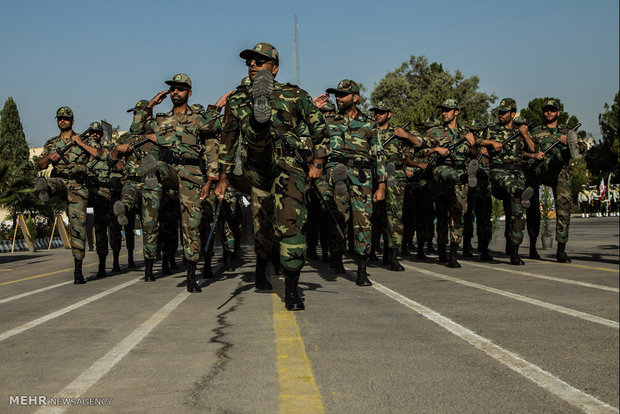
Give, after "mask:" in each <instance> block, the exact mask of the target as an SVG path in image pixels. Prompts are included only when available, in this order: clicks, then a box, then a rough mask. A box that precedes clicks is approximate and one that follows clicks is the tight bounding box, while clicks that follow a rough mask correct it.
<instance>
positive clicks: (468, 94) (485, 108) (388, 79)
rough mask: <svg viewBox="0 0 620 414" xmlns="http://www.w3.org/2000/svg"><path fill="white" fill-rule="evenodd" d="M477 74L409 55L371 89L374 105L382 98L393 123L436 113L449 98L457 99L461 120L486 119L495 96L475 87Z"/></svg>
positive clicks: (416, 121)
mask: <svg viewBox="0 0 620 414" xmlns="http://www.w3.org/2000/svg"><path fill="white" fill-rule="evenodd" d="M479 81H480V79H479V78H478V77H477V76H471V77H469V78H465V77H464V76H463V74H462V73H461V72H460V71H459V70H456V71H455V72H454V74H452V73H450V72H448V71H446V70H444V68H443V66H442V65H441V64H440V63H436V62H433V63H430V64H429V62H428V60H427V59H426V57H424V56H413V55H412V56H411V57H410V59H409V61H406V62H403V64H402V65H401V66H400V67H399V68H397V69H396V70H394V71H393V72H388V73H387V74H386V75H385V77H384V78H383V79H381V81H379V83H378V84H377V86H376V87H375V89H374V90H373V91H372V93H371V95H370V98H371V101H372V103H373V105H375V104H377V103H378V102H380V101H381V102H383V103H385V104H386V105H388V106H389V107H390V108H391V109H392V116H393V117H392V121H393V122H392V123H394V124H397V125H400V124H403V123H405V122H406V121H410V122H411V123H412V124H413V125H419V124H421V123H423V122H424V121H425V120H426V119H427V118H428V117H430V116H439V115H440V113H439V110H438V109H437V105H439V104H440V103H441V102H442V101H444V100H445V99H449V98H456V99H457V100H458V101H459V105H460V107H461V111H460V114H459V119H460V121H459V122H460V124H461V125H468V124H469V123H470V122H471V121H472V120H474V119H476V118H480V119H482V120H483V121H488V112H489V108H490V106H491V104H492V103H493V102H494V101H495V100H496V99H497V96H495V95H493V94H491V95H487V94H486V93H483V92H479V91H478V83H479Z"/></svg>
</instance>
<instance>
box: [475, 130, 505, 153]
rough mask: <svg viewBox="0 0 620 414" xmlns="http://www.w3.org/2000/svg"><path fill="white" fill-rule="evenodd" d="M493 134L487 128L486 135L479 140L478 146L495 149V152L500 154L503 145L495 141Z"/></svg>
mask: <svg viewBox="0 0 620 414" xmlns="http://www.w3.org/2000/svg"><path fill="white" fill-rule="evenodd" d="M493 138H494V136H493V133H492V132H491V131H490V130H489V128H486V129H485V131H484V133H483V134H481V137H480V138H479V139H478V140H477V142H476V144H477V145H478V146H481V147H493V150H494V151H495V152H500V151H501V150H502V143H501V142H498V141H496V140H494V139H493Z"/></svg>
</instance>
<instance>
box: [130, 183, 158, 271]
mask: <svg viewBox="0 0 620 414" xmlns="http://www.w3.org/2000/svg"><path fill="white" fill-rule="evenodd" d="M161 192H162V190H161V188H160V187H157V188H147V187H146V186H145V185H144V183H142V182H135V181H126V182H125V184H124V185H123V191H122V194H121V202H122V203H123V205H124V206H125V208H126V209H127V211H128V214H127V216H128V217H129V216H130V215H131V214H130V213H129V212H134V211H139V212H140V217H141V218H142V241H143V245H144V246H143V251H144V258H145V259H155V254H156V252H157V238H158V235H159V234H158V229H159V222H158V217H157V215H158V213H159V207H160V202H161ZM134 220H135V219H134Z"/></svg>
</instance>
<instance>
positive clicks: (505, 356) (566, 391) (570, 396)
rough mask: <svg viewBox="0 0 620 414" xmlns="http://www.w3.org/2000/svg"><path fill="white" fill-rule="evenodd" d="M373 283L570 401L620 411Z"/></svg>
mask: <svg viewBox="0 0 620 414" xmlns="http://www.w3.org/2000/svg"><path fill="white" fill-rule="evenodd" d="M372 283H373V287H374V288H375V289H376V290H378V291H379V292H381V293H383V294H385V295H387V296H388V297H390V298H392V299H394V300H396V301H397V302H400V303H401V304H403V305H405V306H406V307H408V308H409V309H412V310H414V311H415V312H417V313H419V314H420V315H422V316H424V317H425V318H427V319H429V320H430V321H432V322H434V323H436V324H437V325H439V326H441V327H442V328H444V329H446V330H447V331H449V332H451V333H452V334H454V335H456V336H458V337H459V338H461V339H463V340H464V341H466V342H468V343H470V344H471V345H473V346H474V347H476V348H478V349H480V350H481V351H484V352H485V353H486V354H487V355H489V356H490V357H492V358H493V359H495V360H496V361H498V362H500V363H502V364H503V365H505V366H507V367H508V368H510V369H512V370H513V371H515V372H517V373H519V374H521V375H522V376H524V377H525V378H527V379H529V380H530V381H532V382H534V383H535V384H536V385H538V386H539V387H541V388H543V389H545V390H547V391H549V392H551V393H552V394H554V395H556V396H557V397H559V398H561V399H563V400H564V401H566V402H568V403H569V404H571V405H573V406H575V407H577V408H579V409H581V410H583V411H585V412H588V413H618V409H617V408H615V407H612V406H610V405H609V404H606V403H604V402H602V401H600V400H598V399H597V398H595V397H593V396H591V395H590V394H586V393H585V392H583V391H581V390H579V389H577V388H575V387H573V386H572V385H570V384H568V383H566V382H564V381H562V380H561V379H559V378H558V377H556V376H554V375H553V374H551V373H549V372H547V371H545V370H543V369H542V368H540V367H538V366H536V365H534V364H532V363H530V362H528V361H526V360H524V359H523V358H521V357H520V356H518V355H517V354H515V353H513V352H510V351H507V350H506V349H504V348H502V347H500V346H498V345H496V344H494V343H493V342H491V341H490V340H488V339H486V338H483V337H481V336H479V335H477V334H476V333H474V332H473V331H471V330H469V329H467V328H465V327H464V326H462V325H459V324H458V323H456V322H454V321H452V320H451V319H449V318H446V317H445V316H443V315H441V314H439V313H437V312H435V311H433V310H431V309H429V308H427V307H426V306H423V305H421V304H419V303H417V302H414V301H413V300H411V299H409V298H407V297H405V296H402V295H401V294H399V293H397V292H395V291H393V290H391V289H389V288H387V287H385V286H383V285H382V284H380V283H377V282H375V281H373V282H372Z"/></svg>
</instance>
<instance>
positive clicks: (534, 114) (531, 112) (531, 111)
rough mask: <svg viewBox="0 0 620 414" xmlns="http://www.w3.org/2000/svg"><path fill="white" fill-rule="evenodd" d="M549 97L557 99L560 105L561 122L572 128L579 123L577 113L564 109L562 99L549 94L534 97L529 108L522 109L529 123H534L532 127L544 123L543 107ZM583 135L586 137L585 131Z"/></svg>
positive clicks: (522, 113) (528, 105)
mask: <svg viewBox="0 0 620 414" xmlns="http://www.w3.org/2000/svg"><path fill="white" fill-rule="evenodd" d="M549 99H553V100H555V101H556V102H557V103H558V105H559V106H560V117H559V119H558V121H559V123H560V124H565V125H568V126H569V127H570V128H572V127H574V126H575V125H577V124H578V123H579V120H578V119H577V117H576V116H575V115H570V114H569V113H568V112H566V111H564V104H563V103H562V101H561V100H559V99H558V98H553V97H549V96H547V97H545V98H535V99H532V100H531V101H530V102H529V103H528V104H527V108H523V109H521V115H522V116H523V117H524V118H525V120H526V121H527V122H528V123H529V122H531V123H532V125H531V126H530V129H532V128H534V127H536V126H540V125H542V124H543V117H542V107H543V105H544V103H545V102H546V101H548V100H549ZM583 136H584V137H585V132H583Z"/></svg>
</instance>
